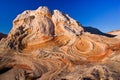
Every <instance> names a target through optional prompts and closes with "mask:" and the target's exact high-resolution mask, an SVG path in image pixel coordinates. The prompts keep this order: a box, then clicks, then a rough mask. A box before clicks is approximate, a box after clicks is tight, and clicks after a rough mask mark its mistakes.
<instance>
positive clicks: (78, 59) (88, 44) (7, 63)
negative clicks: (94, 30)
mask: <svg viewBox="0 0 120 80" xmlns="http://www.w3.org/2000/svg"><path fill="white" fill-rule="evenodd" d="M119 58H120V40H119V39H118V38H112V37H107V36H102V35H99V34H91V33H88V32H84V28H83V27H82V25H81V24H80V23H78V22H77V21H76V20H74V19H73V18H71V17H70V16H69V15H67V14H64V13H62V12H60V11H59V10H54V11H52V12H51V11H50V10H49V9H48V8H47V7H39V8H38V9H37V10H27V11H24V12H23V13H22V14H19V15H18V16H17V17H16V18H15V20H14V21H13V28H12V30H11V31H10V33H9V34H8V36H7V38H4V39H2V40H1V41H0V80H9V79H11V80H119V79H120V77H119V76H120V69H119V66H120V60H119Z"/></svg>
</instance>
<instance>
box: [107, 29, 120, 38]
mask: <svg viewBox="0 0 120 80" xmlns="http://www.w3.org/2000/svg"><path fill="white" fill-rule="evenodd" d="M108 34H112V35H116V37H115V38H120V30H115V31H111V32H108Z"/></svg>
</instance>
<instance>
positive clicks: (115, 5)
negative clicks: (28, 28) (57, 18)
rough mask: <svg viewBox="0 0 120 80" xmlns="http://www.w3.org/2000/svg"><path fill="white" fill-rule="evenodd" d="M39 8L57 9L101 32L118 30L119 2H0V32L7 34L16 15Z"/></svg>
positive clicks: (52, 0)
mask: <svg viewBox="0 0 120 80" xmlns="http://www.w3.org/2000/svg"><path fill="white" fill-rule="evenodd" d="M39 6H48V7H49V9H50V10H54V9H58V10H60V11H62V12H64V13H67V14H69V15H70V16H71V17H72V18H74V19H76V20H77V21H78V22H80V23H81V24H82V25H83V26H92V27H94V28H98V29H99V30H101V31H103V32H108V31H112V30H117V29H120V0H0V32H3V33H8V32H9V31H10V30H11V28H12V21H13V19H14V18H15V17H16V16H17V15H18V14H20V13H22V12H23V11H24V10H34V9H37V8H38V7H39Z"/></svg>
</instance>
